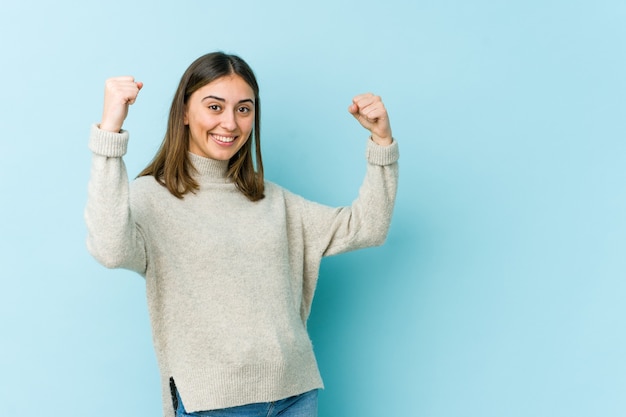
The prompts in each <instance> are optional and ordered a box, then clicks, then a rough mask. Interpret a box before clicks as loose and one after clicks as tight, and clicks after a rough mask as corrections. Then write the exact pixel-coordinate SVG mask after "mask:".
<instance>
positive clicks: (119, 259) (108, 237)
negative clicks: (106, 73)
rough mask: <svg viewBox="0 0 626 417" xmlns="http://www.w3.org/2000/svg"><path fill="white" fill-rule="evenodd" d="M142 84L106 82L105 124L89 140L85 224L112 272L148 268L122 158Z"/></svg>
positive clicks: (98, 255) (91, 243) (91, 246)
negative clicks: (130, 114) (128, 117)
mask: <svg viewBox="0 0 626 417" xmlns="http://www.w3.org/2000/svg"><path fill="white" fill-rule="evenodd" d="M141 87H142V84H141V83H136V82H135V81H134V79H133V78H132V77H117V78H111V79H109V80H107V81H106V88H105V96H104V110H103V116H102V121H101V123H100V125H99V126H98V125H93V126H92V128H91V136H90V138H89V148H90V149H91V151H92V153H93V156H92V164H91V177H90V180H89V186H88V197H87V206H86V208H85V221H86V224H87V232H88V235H87V248H88V250H89V252H90V253H91V254H92V255H93V256H94V258H96V259H97V260H98V261H99V262H100V263H101V264H103V265H104V266H106V267H109V268H127V269H131V270H134V271H137V272H139V273H144V272H145V269H146V256H145V246H144V241H143V237H142V235H141V231H140V229H139V227H138V226H137V224H136V221H135V214H134V213H133V212H132V210H131V198H130V192H129V183H128V175H127V172H126V167H125V165H124V161H123V160H122V156H123V155H124V154H125V153H126V149H127V146H128V138H129V136H128V132H126V131H123V130H121V128H122V123H123V122H124V120H125V118H126V115H127V114H128V106H129V105H130V104H132V103H134V102H135V100H136V98H137V94H138V92H139V90H140V89H141Z"/></svg>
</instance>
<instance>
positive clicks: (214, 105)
mask: <svg viewBox="0 0 626 417" xmlns="http://www.w3.org/2000/svg"><path fill="white" fill-rule="evenodd" d="M208 108H209V110H213V111H220V110H221V109H222V107H221V106H220V105H219V104H211V105H209V106H208Z"/></svg>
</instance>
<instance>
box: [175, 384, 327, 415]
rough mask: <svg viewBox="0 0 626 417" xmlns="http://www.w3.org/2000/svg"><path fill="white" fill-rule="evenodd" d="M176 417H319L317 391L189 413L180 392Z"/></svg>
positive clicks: (177, 397) (177, 396)
mask: <svg viewBox="0 0 626 417" xmlns="http://www.w3.org/2000/svg"><path fill="white" fill-rule="evenodd" d="M176 399H177V403H178V408H177V409H176V417H317V390H316V389H315V390H313V391H309V392H305V393H304V394H300V395H296V396H294V397H289V398H285V399H284V400H279V401H273V402H270V403H255V404H246V405H241V406H238V407H231V408H223V409H221V410H210V411H196V412H195V413H187V412H186V411H185V407H184V405H183V402H182V400H181V399H180V395H178V390H176Z"/></svg>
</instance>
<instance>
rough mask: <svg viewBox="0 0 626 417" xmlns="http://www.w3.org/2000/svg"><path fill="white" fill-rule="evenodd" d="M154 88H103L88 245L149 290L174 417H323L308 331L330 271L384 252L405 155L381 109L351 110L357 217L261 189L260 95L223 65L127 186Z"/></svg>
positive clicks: (192, 76) (230, 59) (206, 59)
mask: <svg viewBox="0 0 626 417" xmlns="http://www.w3.org/2000/svg"><path fill="white" fill-rule="evenodd" d="M141 88H142V83H140V82H136V81H135V80H134V79H133V78H132V77H117V78H111V79H109V80H107V81H106V86H105V95H104V111H103V115H102V120H101V122H100V124H99V125H94V126H92V130H91V137H90V140H89V147H90V149H91V151H92V152H93V160H92V170H91V179H90V181H89V195H88V201H87V206H86V210H85V218H86V223H87V228H88V238H87V247H88V249H89V251H90V253H91V254H92V255H93V256H94V257H95V258H96V259H97V260H98V261H99V262H100V263H102V264H103V265H105V266H106V267H109V268H127V269H130V270H133V271H136V272H138V273H139V274H141V275H142V276H144V277H145V280H146V293H147V300H148V307H149V311H150V319H151V324H152V333H153V339H154V346H155V351H156V355H157V359H158V363H159V368H160V371H161V381H162V387H163V407H164V415H165V416H168V417H171V416H173V415H176V416H187V415H193V416H257V415H263V416H276V415H281V416H283V417H289V416H299V417H310V416H311V417H312V416H316V415H317V390H318V389H320V388H322V386H323V385H322V380H321V377H320V374H319V370H318V367H317V363H316V360H315V356H314V353H313V347H312V345H311V341H310V339H309V336H308V333H307V329H306V322H307V318H308V316H309V312H310V308H311V302H312V299H313V293H314V290H315V286H316V283H317V277H318V271H319V265H320V261H321V258H322V257H323V256H328V255H333V254H338V253H341V252H346V251H349V250H354V249H358V248H364V247H368V246H374V245H380V244H382V243H383V241H384V240H385V237H386V234H387V231H388V229H389V224H390V221H391V214H392V210H393V205H394V200H395V194H396V186H397V178H398V165H397V160H398V147H397V144H396V142H395V141H394V140H393V139H392V135H391V127H390V124H389V119H388V117H387V112H386V110H385V107H384V105H383V103H382V101H381V100H380V98H379V97H377V96H375V95H372V94H363V95H359V96H356V97H355V98H354V99H353V101H352V104H351V105H350V106H349V108H348V110H349V112H350V113H351V114H352V115H353V116H354V117H355V118H356V119H357V120H358V121H359V122H360V123H361V125H363V126H364V127H365V128H366V129H367V130H369V132H370V137H369V138H368V140H367V145H366V159H367V171H366V176H365V180H364V182H363V185H362V186H361V189H360V192H359V196H358V198H357V199H356V200H355V201H354V202H353V204H352V205H351V206H349V207H339V208H332V207H327V206H324V205H320V204H317V203H314V202H311V201H308V200H306V199H304V198H302V197H300V196H298V195H295V194H293V193H291V192H289V191H287V190H285V189H283V188H281V187H279V186H278V185H276V184H273V183H271V182H269V181H265V180H264V178H263V163H262V159H261V144H260V129H259V127H260V112H261V102H260V99H259V87H258V85H257V81H256V79H255V76H254V74H253V72H252V70H251V69H250V67H249V66H248V65H247V64H246V63H245V62H244V61H243V60H242V59H241V58H239V57H237V56H233V55H227V54H224V53H219V52H218V53H211V54H207V55H204V56H202V57H200V58H198V59H197V60H196V61H194V62H193V63H192V64H191V66H190V67H189V68H188V69H187V71H186V72H185V73H184V74H183V76H182V79H181V81H180V84H179V86H178V89H177V91H176V94H175V96H174V99H173V103H172V107H171V110H170V115H169V120H168V125H167V131H166V133H165V139H164V140H163V143H162V145H161V148H160V149H159V151H158V153H157V154H156V156H155V157H154V159H153V161H152V162H151V163H150V164H149V165H148V166H147V167H146V168H145V169H144V170H143V171H142V172H141V173H140V175H139V177H138V178H137V179H135V180H134V181H132V182H131V183H130V184H129V180H128V176H127V173H126V168H125V165H124V162H123V160H122V156H123V155H124V154H125V153H126V149H127V144H128V139H129V135H128V132H127V131H125V130H122V124H123V122H124V120H125V118H126V116H127V113H128V106H129V105H130V104H133V103H134V102H135V100H136V99H137V96H138V93H139V91H140V90H141ZM322 157H323V155H320V158H322ZM355 284H356V282H355Z"/></svg>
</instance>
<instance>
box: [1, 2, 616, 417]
mask: <svg viewBox="0 0 626 417" xmlns="http://www.w3.org/2000/svg"><path fill="white" fill-rule="evenodd" d="M624 22H626V3H624V2H623V1H618V0H615V1H611V0H594V1H591V0H588V1H576V0H562V1H557V0H542V1H538V0H536V1H522V0H516V1H508V2H504V1H486V0H483V1H463V0H443V1H427V0H416V1H405V0H387V1H384V2H380V1H377V2H374V1H364V0H350V1H344V2H338V1H333V0H319V1H315V2H306V3H298V2H288V1H275V2H272V1H252V0H242V1H237V2H230V1H219V2H218V1H212V0H202V1H200V0H188V1H169V2H163V1H161V2H154V1H121V0H107V1H102V0H99V1H85V2H76V1H69V0H60V1H56V2H49V1H41V0H39V1H28V0H23V1H19V2H18V1H12V2H11V1H4V2H3V3H2V6H0V42H1V44H2V64H1V65H0V82H1V83H2V88H1V90H0V132H2V133H1V137H0V141H1V144H2V146H1V148H0V195H1V196H2V204H1V205H0V263H1V266H2V272H1V273H0V274H1V275H0V276H1V281H0V282H1V285H2V290H1V291H0V320H1V321H0V323H1V329H0V338H1V339H0V376H1V379H0V404H1V410H2V411H0V414H1V415H20V416H41V415H47V416H57V415H59V416H60V415H63V416H84V415H89V416H92V417H99V416H107V417H108V416H112V415H128V416H131V415H132V416H157V415H159V413H160V398H159V395H160V391H159V386H158V370H157V367H156V362H155V357H154V352H153V350H152V344H151V336H150V329H149V322H148V317H147V312H146V305H145V298H144V297H145V294H144V288H143V280H142V279H141V278H139V277H138V276H137V275H135V274H133V273H130V272H126V271H119V270H118V271H109V270H106V269H104V268H103V267H101V266H100V265H98V264H97V263H96V262H95V261H94V260H92V259H91V257H90V256H89V255H88V253H87V251H86V249H85V243H84V241H85V234H86V231H85V226H84V222H83V208H84V205H85V199H86V186H87V181H88V174H89V163H90V154H89V152H88V150H87V136H88V132H89V125H90V124H91V123H92V122H97V121H99V118H100V112H101V103H102V93H103V82H104V79H105V78H107V77H110V76H113V75H125V74H132V75H134V76H136V77H137V78H138V79H139V80H142V81H143V82H144V83H145V87H144V89H143V90H142V92H141V95H140V98H139V101H138V102H137V104H136V105H135V106H133V108H132V109H131V113H130V117H129V119H128V121H127V124H126V126H127V128H128V129H129V130H130V131H131V138H132V142H131V145H130V149H129V153H128V155H127V157H126V162H127V165H128V167H129V172H130V173H131V175H135V174H136V173H137V172H138V171H139V170H140V169H141V168H142V167H143V166H144V165H145V164H146V163H147V162H148V160H149V159H150V157H152V155H153V154H154V152H155V151H156V148H157V146H158V145H159V143H160V140H161V138H162V135H163V132H164V126H165V121H166V115H167V111H168V107H169V103H170V100H171V97H172V94H173V92H174V89H175V87H176V84H177V83H178V80H179V77H180V76H181V74H182V72H183V71H184V69H185V68H186V67H187V65H188V64H189V63H190V62H191V61H192V60H193V59H195V58H196V57H197V56H199V55H201V54H204V53H206V52H209V51H212V50H216V49H220V50H224V51H226V52H233V53H237V54H240V55H241V56H242V57H244V58H245V59H246V60H247V61H248V62H249V63H250V64H251V65H252V66H253V68H254V69H255V71H256V73H257V76H258V78H259V81H260V83H261V89H262V91H261V94H262V99H263V143H264V157H265V162H266V165H267V174H268V177H269V178H270V179H272V180H274V181H276V182H279V183H281V184H282V185H284V186H286V187H288V188H290V189H291V190H292V191H294V192H297V193H300V194H302V195H304V196H305V197H308V198H310V199H313V200H317V201H320V202H322V203H327V204H333V205H339V204H348V203H350V201H351V200H352V199H353V198H354V196H355V195H356V192H357V189H358V186H359V184H360V181H361V178H362V175H363V173H364V158H363V150H364V141H365V138H366V133H365V131H364V130H362V129H361V128H360V127H359V126H358V125H357V124H356V122H355V121H354V120H353V119H352V117H351V116H350V115H349V114H348V113H347V111H346V108H347V106H348V104H349V103H350V99H351V97H352V96H353V95H355V94H357V93H361V92H365V91H373V92H375V93H377V94H380V95H381V96H382V97H383V99H384V100H385V102H386V104H387V107H388V109H389V112H390V115H391V120H392V126H393V129H394V134H395V136H396V138H397V140H398V141H399V142H400V145H401V160H400V164H401V185H400V189H399V194H398V202H397V207H396V211H395V217H394V220H393V224H392V228H391V231H390V234H389V238H388V241H387V243H386V244H385V245H384V246H383V247H380V248H374V249H367V250H364V251H361V252H355V253H350V254H346V255H341V256H338V257H333V258H329V259H327V260H325V261H324V262H323V264H322V270H321V280H320V284H319V287H318V292H317V298H316V300H315V302H314V306H313V308H314V310H313V314H312V317H311V320H310V322H309V327H310V331H311V335H312V338H313V340H314V343H315V346H316V350H317V353H318V359H319V362H320V366H321V370H322V373H323V375H324V377H325V382H326V386H327V389H326V390H325V391H324V392H323V393H322V395H321V397H320V409H321V411H320V416H325V417H326V416H342V417H343V416H359V417H369V416H372V417H373V416H425V417H463V416H468V417H488V416H494V417H496V416H498V417H502V416H507V417H514V416H520V417H522V416H523V417H528V416H533V417H544V416H545V417H553V416H567V417H576V416H581V417H582V416H603V417H607V416H624V415H626V359H625V358H626V326H625V322H626V302H625V300H626V256H625V252H626V164H625V159H626V140H625V139H626V123H625V120H626V119H625V116H626V25H625V24H624ZM18 409H19V410H20V411H17V410H18ZM120 410H121V411H120Z"/></svg>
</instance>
